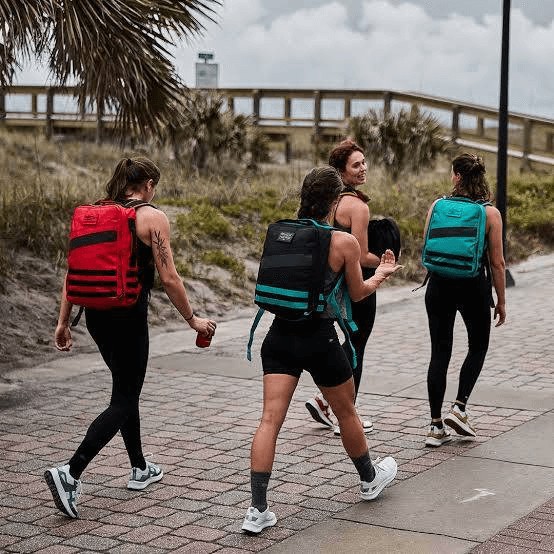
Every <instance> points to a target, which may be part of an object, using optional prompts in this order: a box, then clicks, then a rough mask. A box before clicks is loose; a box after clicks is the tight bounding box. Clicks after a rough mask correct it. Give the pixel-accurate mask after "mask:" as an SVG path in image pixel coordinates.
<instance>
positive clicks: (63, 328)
mask: <svg viewBox="0 0 554 554" xmlns="http://www.w3.org/2000/svg"><path fill="white" fill-rule="evenodd" d="M54 344H55V346H56V348H57V349H58V350H61V351H62V352H67V351H69V350H71V347H72V346H73V339H72V338H71V330H70V329H69V325H67V324H62V323H58V326H57V327H56V331H55V333H54Z"/></svg>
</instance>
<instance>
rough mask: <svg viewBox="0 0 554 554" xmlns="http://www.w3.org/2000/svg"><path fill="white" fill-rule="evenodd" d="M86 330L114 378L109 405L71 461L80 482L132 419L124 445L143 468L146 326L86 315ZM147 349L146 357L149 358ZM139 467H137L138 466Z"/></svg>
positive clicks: (96, 315) (71, 471) (133, 463)
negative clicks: (141, 414)
mask: <svg viewBox="0 0 554 554" xmlns="http://www.w3.org/2000/svg"><path fill="white" fill-rule="evenodd" d="M87 328H88V329H89V331H90V333H91V336H92V338H93V339H94V341H95V342H96V344H97V345H98V348H99V350H100V353H101V354H102V357H103V358H104V361H105V362H106V364H107V365H108V367H109V369H110V371H111V374H112V396H111V399H110V404H109V406H108V407H107V408H106V410H104V411H103V412H102V413H101V414H100V415H99V416H98V417H97V418H96V419H95V420H94V421H93V422H92V423H91V424H90V426H89V428H88V430H87V433H86V435H85V438H84V439H83V441H82V443H81V444H80V446H79V447H78V449H77V450H76V452H75V454H74V455H73V456H72V458H71V460H70V461H69V466H70V473H71V475H72V476H73V477H74V478H75V479H79V478H80V476H81V473H82V472H83V471H84V470H85V468H86V467H87V465H88V464H89V463H90V462H91V460H92V459H93V458H94V457H95V456H96V455H97V454H98V452H100V450H102V448H104V446H105V445H106V444H108V442H110V440H111V439H112V438H113V437H114V436H115V435H116V433H117V432H118V431H119V430H120V429H121V428H122V427H123V426H124V425H125V424H126V422H127V420H128V419H129V418H130V417H131V418H132V421H131V422H130V423H129V424H128V426H127V428H126V430H127V431H128V432H126V439H127V440H126V441H125V445H126V448H127V450H128V453H129V457H130V458H131V457H132V459H131V464H132V465H133V466H134V467H139V465H141V466H144V464H145V462H144V457H143V456H142V448H141V445H140V425H139V424H138V403H139V396H140V392H141V389H142V383H143V381H144V375H145V371H146V363H144V359H145V357H144V348H143V346H142V344H143V342H142V341H143V339H144V336H143V328H144V327H143V326H138V325H137V322H136V320H131V319H130V318H126V319H125V321H123V320H121V321H120V320H119V319H117V318H116V319H114V317H113V316H109V314H107V313H106V314H100V315H99V314H98V313H96V312H95V313H87ZM147 352H148V350H147V347H146V355H147ZM135 464H138V465H135Z"/></svg>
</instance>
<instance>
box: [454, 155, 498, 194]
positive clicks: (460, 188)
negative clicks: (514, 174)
mask: <svg viewBox="0 0 554 554" xmlns="http://www.w3.org/2000/svg"><path fill="white" fill-rule="evenodd" d="M452 171H453V172H454V174H455V175H456V174H459V175H460V177H461V179H460V181H459V182H458V184H456V185H454V188H453V189H452V194H453V195H454V196H467V197H468V198H471V199H472V200H490V197H491V192H490V189H489V185H488V183H487V179H486V178H485V173H486V169H485V163H484V162H483V158H481V157H480V156H476V155H475V154H467V153H465V154H461V155H460V156H456V157H455V158H454V159H453V160H452Z"/></svg>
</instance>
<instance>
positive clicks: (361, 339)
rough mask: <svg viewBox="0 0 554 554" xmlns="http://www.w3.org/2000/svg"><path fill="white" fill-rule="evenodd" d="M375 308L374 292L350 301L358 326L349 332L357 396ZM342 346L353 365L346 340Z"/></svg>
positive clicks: (353, 316) (373, 321) (353, 317)
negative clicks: (359, 299)
mask: <svg viewBox="0 0 554 554" xmlns="http://www.w3.org/2000/svg"><path fill="white" fill-rule="evenodd" d="M364 277H365V276H364ZM366 278H367V277H366ZM376 310H377V298H376V296H375V293H373V294H370V295H369V296H368V297H367V298H364V299H363V300H361V301H360V302H352V319H353V321H354V323H355V324H356V325H357V326H358V330H357V331H356V332H355V333H351V334H350V340H351V341H352V346H353V347H354V350H355V351H356V359H357V364H356V367H355V368H353V369H352V375H353V377H354V388H355V390H356V396H358V389H359V388H360V382H361V380H362V367H363V364H364V352H365V347H366V344H367V341H368V339H369V335H371V331H372V329H373V324H374V323H375V312H376ZM342 348H343V349H344V352H345V353H346V355H347V357H348V360H349V361H350V364H351V365H353V364H352V350H351V348H350V345H349V344H348V342H343V344H342Z"/></svg>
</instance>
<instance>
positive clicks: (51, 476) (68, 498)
mask: <svg viewBox="0 0 554 554" xmlns="http://www.w3.org/2000/svg"><path fill="white" fill-rule="evenodd" d="M44 479H45V480H46V484H47V485H48V488H49V489H50V492H51V493H52V496H53V498H54V503H55V504H56V507H57V508H58V510H60V511H61V512H63V513H64V514H65V515H66V516H69V517H72V518H78V517H79V515H78V514H77V500H78V498H79V496H80V495H81V490H82V486H81V481H80V480H78V479H74V478H73V477H71V474H70V473H69V464H66V465H64V466H60V467H52V468H50V469H47V470H46V471H45V472H44Z"/></svg>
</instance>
